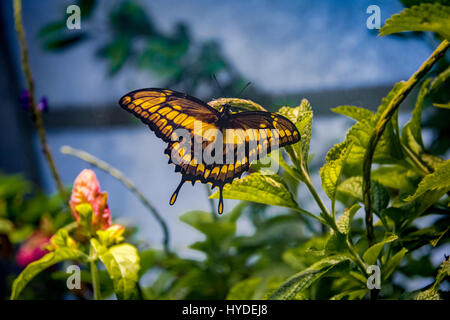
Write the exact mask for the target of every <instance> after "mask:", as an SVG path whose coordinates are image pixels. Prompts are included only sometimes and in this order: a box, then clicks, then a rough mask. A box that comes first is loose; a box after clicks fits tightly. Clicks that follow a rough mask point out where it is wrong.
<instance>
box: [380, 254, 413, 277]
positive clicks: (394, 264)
mask: <svg viewBox="0 0 450 320" xmlns="http://www.w3.org/2000/svg"><path fill="white" fill-rule="evenodd" d="M407 252H408V249H406V248H402V249H401V250H400V251H399V252H397V253H396V254H395V255H393V256H392V257H391V258H390V259H389V261H388V262H387V263H386V264H385V265H384V266H383V269H382V271H381V275H382V277H383V281H386V280H387V279H388V278H389V277H390V276H391V274H392V273H393V272H394V271H395V270H396V269H397V268H398V266H399V265H400V262H402V259H403V257H404V256H405V254H406V253H407Z"/></svg>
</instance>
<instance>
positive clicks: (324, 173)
mask: <svg viewBox="0 0 450 320" xmlns="http://www.w3.org/2000/svg"><path fill="white" fill-rule="evenodd" d="M351 148H352V144H351V142H350V141H348V140H346V141H344V142H342V143H339V144H337V145H335V146H334V147H333V148H331V149H330V151H328V153H327V157H326V160H327V162H326V163H325V165H324V166H323V167H322V168H321V169H320V178H321V180H322V188H323V189H324V191H325V192H326V194H327V195H328V197H329V198H330V199H331V201H332V207H333V208H334V202H335V198H336V190H337V185H338V183H339V177H340V176H341V172H342V168H343V167H344V164H345V160H346V159H347V157H348V155H349V153H350V150H351Z"/></svg>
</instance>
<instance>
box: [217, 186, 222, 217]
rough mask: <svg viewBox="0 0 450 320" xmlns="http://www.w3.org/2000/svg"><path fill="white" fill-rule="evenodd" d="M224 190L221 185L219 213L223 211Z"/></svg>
mask: <svg viewBox="0 0 450 320" xmlns="http://www.w3.org/2000/svg"><path fill="white" fill-rule="evenodd" d="M222 190H223V187H221V188H220V189H219V192H220V198H219V207H218V212H219V214H222V213H223V194H222Z"/></svg>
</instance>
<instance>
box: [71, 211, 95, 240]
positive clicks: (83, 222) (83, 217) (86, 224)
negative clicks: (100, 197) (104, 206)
mask: <svg viewBox="0 0 450 320" xmlns="http://www.w3.org/2000/svg"><path fill="white" fill-rule="evenodd" d="M75 210H76V211H77V213H78V215H79V218H78V226H79V229H80V230H81V232H82V233H83V234H84V235H86V236H92V235H93V234H94V228H93V226H92V217H93V211H92V206H91V205H90V204H89V203H82V204H79V205H77V206H76V207H75Z"/></svg>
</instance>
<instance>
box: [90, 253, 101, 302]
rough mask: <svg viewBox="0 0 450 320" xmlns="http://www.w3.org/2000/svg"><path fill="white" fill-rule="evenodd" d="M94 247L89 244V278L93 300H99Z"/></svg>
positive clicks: (98, 282) (98, 281)
mask: <svg viewBox="0 0 450 320" xmlns="http://www.w3.org/2000/svg"><path fill="white" fill-rule="evenodd" d="M93 255H94V247H93V246H92V245H91V248H90V253H89V258H90V266H91V279H92V289H93V291H94V300H101V299H102V298H101V295H100V280H99V278H98V270H97V261H96V260H95V259H93Z"/></svg>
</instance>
